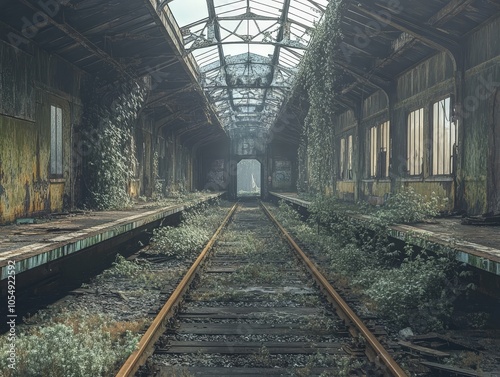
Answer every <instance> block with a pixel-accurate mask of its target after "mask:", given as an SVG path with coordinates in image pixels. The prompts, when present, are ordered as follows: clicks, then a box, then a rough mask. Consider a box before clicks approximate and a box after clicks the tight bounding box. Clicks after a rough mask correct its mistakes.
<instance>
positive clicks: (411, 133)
mask: <svg viewBox="0 0 500 377" xmlns="http://www.w3.org/2000/svg"><path fill="white" fill-rule="evenodd" d="M417 113H419V117H418V120H419V121H418V124H417V122H415V120H416V115H417ZM412 116H413V118H412ZM410 119H412V120H413V123H411V122H410ZM424 133H425V107H419V108H417V109H415V110H412V111H410V112H409V113H408V115H407V117H406V172H407V175H408V176H410V177H420V176H423V174H424V160H425V147H424V142H425V139H424ZM417 141H418V142H417ZM417 149H418V151H417ZM416 152H418V153H416ZM417 159H419V160H420V164H419V165H417V162H416V161H417ZM416 167H419V170H417V169H416Z"/></svg>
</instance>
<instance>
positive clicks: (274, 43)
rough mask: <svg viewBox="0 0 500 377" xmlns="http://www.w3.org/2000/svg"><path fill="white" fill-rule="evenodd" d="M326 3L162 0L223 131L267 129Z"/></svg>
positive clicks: (309, 0)
mask: <svg viewBox="0 0 500 377" xmlns="http://www.w3.org/2000/svg"><path fill="white" fill-rule="evenodd" d="M327 5H328V0H258V1H257V0H189V1H186V0H170V1H169V0H167V1H166V6H168V7H169V8H170V10H171V12H172V13H173V15H174V17H175V19H176V21H177V23H178V24H179V26H180V28H181V31H182V35H183V38H184V49H185V52H186V54H192V55H193V56H194V58H195V60H196V62H197V64H198V66H199V70H200V84H201V86H202V87H203V89H204V90H205V91H206V93H207V94H208V96H209V97H210V98H211V100H212V102H213V103H214V105H215V107H216V109H217V111H218V115H219V118H220V120H221V122H222V126H223V127H224V128H225V130H226V131H230V130H233V129H238V128H242V127H244V128H257V129H269V128H270V127H271V126H272V124H273V123H274V122H275V120H276V118H277V116H278V113H279V111H280V108H281V105H282V104H283V101H284V99H285V98H286V96H287V95H288V93H289V92H290V90H291V86H292V83H293V79H294V76H295V75H296V73H297V71H298V65H299V63H300V61H301V59H302V57H303V55H304V53H305V51H306V49H307V47H308V45H309V42H310V39H311V33H312V31H313V29H314V27H315V26H316V24H317V23H318V22H319V21H320V20H321V18H322V16H323V14H324V12H325V9H326V6H327Z"/></svg>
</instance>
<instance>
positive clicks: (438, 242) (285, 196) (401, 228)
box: [270, 192, 500, 276]
mask: <svg viewBox="0 0 500 377" xmlns="http://www.w3.org/2000/svg"><path fill="white" fill-rule="evenodd" d="M270 194H271V195H272V196H274V197H275V198H277V199H282V200H284V201H286V202H288V203H291V204H294V205H297V206H300V207H303V208H306V209H307V208H308V207H309V205H310V202H309V201H307V200H303V199H300V198H299V197H298V196H297V194H296V193H277V192H271V193H270ZM350 216H352V217H354V218H357V219H360V220H363V219H364V220H368V219H369V216H367V215H355V214H352V215H350ZM389 234H390V236H391V237H394V238H396V239H399V240H402V241H405V242H407V240H408V239H409V236H411V242H412V243H413V244H415V245H416V246H420V247H424V248H433V247H436V246H440V247H445V248H449V249H451V250H454V251H455V252H456V253H457V259H458V260H459V261H461V262H464V263H467V264H469V265H471V266H474V267H476V268H478V269H481V270H484V271H487V272H490V273H492V274H495V275H499V276H500V232H499V228H498V227H495V226H476V225H463V224H461V221H460V218H438V219H435V220H433V222H432V223H419V224H412V225H404V224H395V225H392V226H390V227H389Z"/></svg>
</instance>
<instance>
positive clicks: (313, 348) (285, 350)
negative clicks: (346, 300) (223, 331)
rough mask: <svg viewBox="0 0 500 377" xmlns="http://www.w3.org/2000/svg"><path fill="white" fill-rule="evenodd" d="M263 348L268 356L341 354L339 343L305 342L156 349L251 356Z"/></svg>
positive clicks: (205, 344) (178, 345) (178, 344)
mask: <svg viewBox="0 0 500 377" xmlns="http://www.w3.org/2000/svg"><path fill="white" fill-rule="evenodd" d="M263 346H265V347H266V349H267V351H268V352H269V354H272V355H279V354H294V355H300V354H302V355H311V354H315V353H318V352H320V353H326V354H332V355H333V354H343V353H344V352H343V351H342V349H341V344H340V343H306V342H293V343H287V342H204V341H191V342H182V341H181V342H176V341H174V342H171V343H170V344H169V345H168V346H167V347H162V348H157V349H156V351H155V353H157V354H168V355H172V354H182V353H202V354H230V355H233V354H241V355H252V354H258V353H260V352H261V350H262V347H263Z"/></svg>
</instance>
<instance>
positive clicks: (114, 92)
mask: <svg viewBox="0 0 500 377" xmlns="http://www.w3.org/2000/svg"><path fill="white" fill-rule="evenodd" d="M96 88H97V84H96V83H93V85H92V89H91V90H90V91H89V93H87V96H86V101H87V103H86V106H85V116H84V125H83V128H84V133H85V134H86V135H87V138H86V140H85V143H86V150H87V153H86V158H85V160H84V186H85V187H84V188H85V190H84V192H85V205H86V206H87V207H90V208H94V209H99V210H105V209H120V208H125V207H127V206H129V205H130V204H131V199H130V196H129V193H128V184H129V183H130V179H131V178H133V165H134V163H136V156H135V153H134V146H133V145H132V143H133V130H134V127H135V125H136V121H137V118H138V114H139V111H140V110H141V108H142V106H143V104H144V102H145V100H146V96H147V92H148V89H147V86H146V84H144V83H138V82H124V83H122V84H120V85H117V86H115V87H113V88H112V89H108V91H106V95H105V96H102V95H101V96H99V94H98V90H97V89H96ZM89 135H91V137H89Z"/></svg>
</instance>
